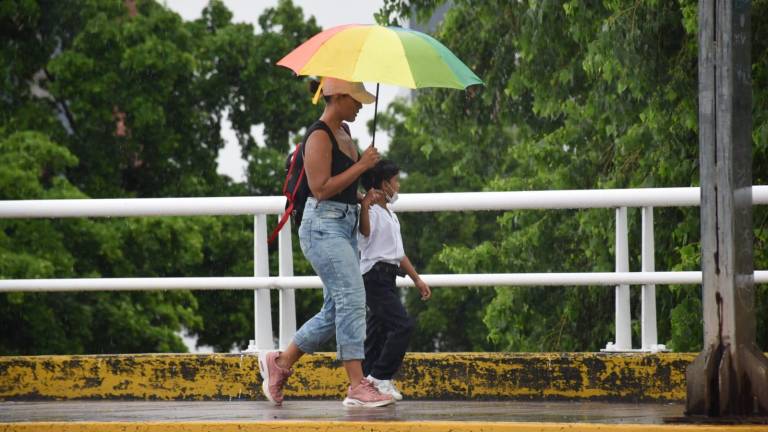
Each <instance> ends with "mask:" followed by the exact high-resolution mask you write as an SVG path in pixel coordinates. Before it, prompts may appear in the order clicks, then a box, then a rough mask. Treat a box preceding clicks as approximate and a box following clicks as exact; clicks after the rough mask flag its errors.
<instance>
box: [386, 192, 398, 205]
mask: <svg viewBox="0 0 768 432" xmlns="http://www.w3.org/2000/svg"><path fill="white" fill-rule="evenodd" d="M395 201H397V192H395V193H393V194H392V195H391V196H390V195H387V202H388V203H390V204H394V203H395Z"/></svg>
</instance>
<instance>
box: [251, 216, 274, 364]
mask: <svg viewBox="0 0 768 432" xmlns="http://www.w3.org/2000/svg"><path fill="white" fill-rule="evenodd" d="M253 266H254V268H253V275H254V276H269V253H268V251H267V216H266V215H263V214H260V215H256V216H255V217H254V218H253ZM253 315H254V322H253V324H254V327H255V328H254V333H255V335H254V341H252V344H251V346H250V347H249V351H250V350H253V349H256V350H271V349H274V341H273V340H272V307H271V304H270V299H269V289H257V290H254V291H253Z"/></svg>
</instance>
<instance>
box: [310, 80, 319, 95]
mask: <svg viewBox="0 0 768 432" xmlns="http://www.w3.org/2000/svg"><path fill="white" fill-rule="evenodd" d="M318 87H320V81H318V80H316V79H314V78H310V79H309V93H311V94H313V95H314V94H315V93H317V89H318Z"/></svg>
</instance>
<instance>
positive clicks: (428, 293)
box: [415, 278, 432, 301]
mask: <svg viewBox="0 0 768 432" xmlns="http://www.w3.org/2000/svg"><path fill="white" fill-rule="evenodd" d="M415 283H416V288H418V289H419V293H421V299H422V300H425V301H426V300H429V298H430V297H432V290H431V289H429V285H427V283H426V282H424V281H423V280H422V279H421V278H418V279H417V280H416V281H415Z"/></svg>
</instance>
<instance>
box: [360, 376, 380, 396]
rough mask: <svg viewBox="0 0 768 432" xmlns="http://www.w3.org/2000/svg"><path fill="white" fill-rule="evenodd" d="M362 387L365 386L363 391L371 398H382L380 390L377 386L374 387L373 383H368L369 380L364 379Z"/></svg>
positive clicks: (361, 383) (361, 382)
mask: <svg viewBox="0 0 768 432" xmlns="http://www.w3.org/2000/svg"><path fill="white" fill-rule="evenodd" d="M360 385H362V386H363V391H364V392H366V393H368V394H369V395H371V396H381V392H380V391H379V389H377V388H376V386H374V385H373V383H372V382H370V381H368V380H367V379H363V380H362V381H360Z"/></svg>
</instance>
